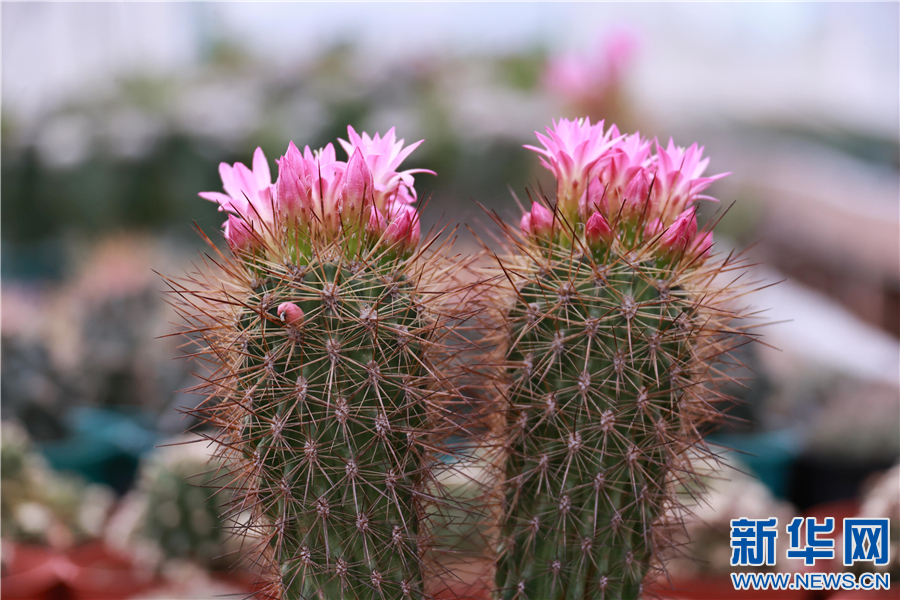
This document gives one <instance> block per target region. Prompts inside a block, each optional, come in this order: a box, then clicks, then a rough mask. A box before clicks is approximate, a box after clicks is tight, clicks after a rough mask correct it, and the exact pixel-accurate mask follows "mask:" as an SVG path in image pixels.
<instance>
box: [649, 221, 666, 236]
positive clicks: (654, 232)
mask: <svg viewBox="0 0 900 600" xmlns="http://www.w3.org/2000/svg"><path fill="white" fill-rule="evenodd" d="M665 230H666V226H665V225H663V222H662V220H660V219H653V220H652V221H650V222H648V223H647V225H645V226H644V238H645V239H648V240H652V239H653V238H655V237H656V236H658V235H659V234H661V233H662V232H663V231H665Z"/></svg>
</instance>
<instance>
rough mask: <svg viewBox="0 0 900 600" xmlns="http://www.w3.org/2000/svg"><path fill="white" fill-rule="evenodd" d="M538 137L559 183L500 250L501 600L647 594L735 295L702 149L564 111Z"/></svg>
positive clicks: (624, 598) (712, 385)
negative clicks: (508, 248)
mask: <svg viewBox="0 0 900 600" xmlns="http://www.w3.org/2000/svg"><path fill="white" fill-rule="evenodd" d="M547 131H548V135H547V136H544V135H542V134H540V133H538V138H539V140H540V141H541V143H542V145H543V147H542V148H535V147H530V146H527V148H529V149H531V150H534V151H536V152H537V153H539V154H540V155H541V162H542V164H543V165H544V166H546V167H547V168H548V169H550V170H551V171H552V172H553V173H554V175H555V176H556V179H557V184H558V187H557V199H556V202H555V205H549V204H548V205H547V206H545V205H543V204H541V203H540V202H535V203H534V204H533V207H532V209H531V211H530V212H528V213H526V214H525V215H524V217H523V218H522V221H521V232H522V235H521V236H520V235H518V234H516V233H514V232H512V231H510V230H509V228H506V230H507V232H508V233H509V235H510V237H511V239H512V240H513V241H514V244H515V246H516V250H517V252H515V253H514V255H513V256H512V257H511V258H509V259H501V260H500V261H499V265H500V267H501V269H502V276H503V277H504V278H505V279H506V280H507V281H508V282H509V283H510V284H512V285H511V288H512V290H513V293H512V294H511V296H513V297H514V299H513V300H512V301H511V304H512V306H511V309H510V312H509V318H508V332H507V334H508V336H509V338H508V339H509V344H510V351H509V373H510V377H509V391H508V398H509V401H508V407H507V419H506V432H505V436H504V437H503V439H504V445H505V448H506V453H507V456H506V478H505V502H506V504H505V508H504V517H503V523H502V542H501V548H500V552H501V554H500V559H499V563H498V568H497V574H496V588H497V593H498V595H499V598H503V599H513V598H515V599H519V600H524V599H526V598H527V599H530V600H555V599H560V600H562V599H575V598H578V599H581V598H609V599H613V598H615V599H618V600H634V599H636V598H639V597H640V596H641V594H642V581H643V580H644V578H645V576H646V575H647V573H648V570H649V569H650V564H651V559H653V558H657V557H659V555H660V553H661V551H662V550H663V549H664V548H665V546H666V540H667V535H666V531H667V530H666V528H665V527H664V525H665V523H663V521H665V518H664V516H665V515H666V513H667V509H669V508H670V507H671V505H672V504H674V503H676V502H677V497H676V495H675V493H674V491H673V490H674V483H675V482H676V481H679V480H681V481H684V480H685V479H690V477H691V472H692V471H691V467H690V459H689V456H688V453H687V451H688V450H689V449H692V448H693V449H695V451H697V452H700V453H701V454H702V453H703V448H704V446H703V443H702V439H701V436H700V431H701V427H702V425H703V424H704V423H705V422H707V421H709V420H710V419H711V418H713V417H714V416H715V415H716V414H717V411H716V410H715V408H714V405H713V403H714V402H715V401H717V400H718V399H719V395H718V394H717V392H716V385H717V382H718V381H719V380H722V379H727V378H728V375H727V370H728V369H727V365H726V364H725V363H727V362H728V361H727V359H726V356H727V352H728V350H729V349H731V348H733V347H734V346H735V345H736V344H740V343H743V342H744V341H746V339H747V338H748V335H747V334H746V333H743V332H742V330H740V329H739V328H737V327H733V326H731V325H729V322H730V321H732V320H733V319H734V318H735V316H736V315H735V314H734V312H733V310H734V307H733V306H732V304H733V301H734V299H735V296H736V295H737V290H735V289H733V288H730V287H729V286H725V287H724V288H723V287H722V286H721V285H719V284H718V282H716V283H714V282H713V279H714V278H715V277H716V276H718V275H719V274H722V273H723V272H725V271H729V270H734V269H739V268H740V265H739V262H738V261H735V260H732V259H731V258H729V259H726V260H724V261H715V260H713V259H711V257H710V254H711V246H712V234H711V232H701V233H698V231H697V220H696V215H695V211H696V206H695V203H696V201H697V200H698V199H701V198H705V197H703V196H699V194H700V193H701V192H702V191H703V190H704V189H705V188H706V187H708V186H709V184H710V183H712V182H713V181H714V180H716V179H718V178H720V177H723V176H724V175H716V176H713V177H703V176H702V174H703V171H704V169H705V168H706V165H707V162H708V160H709V159H703V158H702V148H698V147H697V146H696V145H694V146H691V147H690V148H688V149H684V148H680V147H677V146H675V145H674V144H673V143H672V142H671V141H670V142H669V144H668V146H667V147H662V146H661V145H660V144H659V143H658V142H657V143H656V144H655V153H654V152H653V150H654V148H653V146H652V145H651V142H650V141H649V140H646V139H644V138H642V137H641V136H640V134H638V133H635V134H632V135H625V136H623V135H620V134H619V132H618V129H617V128H616V127H615V126H612V127H610V128H609V129H607V130H605V131H604V126H603V122H602V121H601V122H600V123H598V124H595V125H592V124H591V123H590V121H589V120H579V121H568V120H560V121H559V122H558V123H556V124H555V125H554V127H553V128H552V129H551V128H548V130H547Z"/></svg>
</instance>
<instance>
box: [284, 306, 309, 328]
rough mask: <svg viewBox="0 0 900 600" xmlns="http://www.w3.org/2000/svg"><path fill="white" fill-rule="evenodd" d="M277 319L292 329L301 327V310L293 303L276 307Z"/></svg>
mask: <svg viewBox="0 0 900 600" xmlns="http://www.w3.org/2000/svg"><path fill="white" fill-rule="evenodd" d="M278 318H279V319H281V320H282V321H284V322H285V323H286V324H288V325H290V326H292V327H300V326H301V325H303V310H302V309H301V308H300V307H299V306H297V305H296V304H294V303H293V302H282V303H281V304H279V305H278Z"/></svg>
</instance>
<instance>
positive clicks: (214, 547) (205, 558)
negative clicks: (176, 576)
mask: <svg viewBox="0 0 900 600" xmlns="http://www.w3.org/2000/svg"><path fill="white" fill-rule="evenodd" d="M197 442H200V443H197ZM202 442H203V440H202V439H201V438H198V437H197V436H184V437H183V438H176V439H174V440H171V441H170V442H169V443H168V444H166V445H164V446H163V447H161V448H157V449H156V450H154V451H153V452H151V453H150V454H148V455H147V456H145V457H144V458H143V459H142V460H141V467H140V470H139V473H138V484H137V488H136V489H135V490H134V491H132V492H130V493H129V494H128V495H127V496H126V498H125V500H124V501H123V502H122V503H121V506H120V508H119V509H118V511H117V512H116V514H115V515H114V517H113V518H112V519H111V520H110V525H109V527H108V529H107V541H108V542H109V543H110V545H111V546H113V547H119V548H122V549H130V550H135V549H137V553H138V554H140V555H141V556H142V557H143V558H145V560H146V562H149V563H154V562H158V563H160V566H163V565H162V561H170V564H171V562H174V561H177V562H182V561H184V560H190V561H192V562H193V563H194V564H196V565H200V566H202V567H204V568H212V569H227V568H229V567H230V566H231V563H233V562H234V556H233V553H234V551H235V550H236V549H237V548H234V546H236V545H239V544H240V542H241V541H242V540H240V539H234V540H231V539H230V538H229V536H228V532H227V531H226V528H227V523H226V519H225V509H224V506H223V505H224V504H226V500H227V495H226V494H222V493H219V492H217V490H215V489H213V488H214V484H215V482H216V479H217V477H218V475H217V474H218V473H219V472H220V470H221V463H220V461H218V460H216V459H215V458H213V459H212V460H211V456H210V448H208V447H207V444H204V443H202ZM229 542H231V543H229ZM226 543H228V546H229V547H227V548H226V547H225V546H226Z"/></svg>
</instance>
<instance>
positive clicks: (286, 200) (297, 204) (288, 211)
mask: <svg viewBox="0 0 900 600" xmlns="http://www.w3.org/2000/svg"><path fill="white" fill-rule="evenodd" d="M275 162H277V163H278V181H276V182H275V205H276V208H277V209H278V212H279V213H280V214H281V215H282V216H283V217H286V218H289V219H294V218H299V217H301V216H302V215H303V214H304V213H305V211H306V209H307V208H308V206H309V202H310V199H309V186H308V181H307V177H306V175H307V173H306V163H305V161H304V159H303V155H302V154H301V153H300V150H298V149H297V146H295V145H294V142H291V143H290V144H288V149H287V152H286V153H285V155H284V156H282V157H281V158H280V159H278V160H277V161H275Z"/></svg>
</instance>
